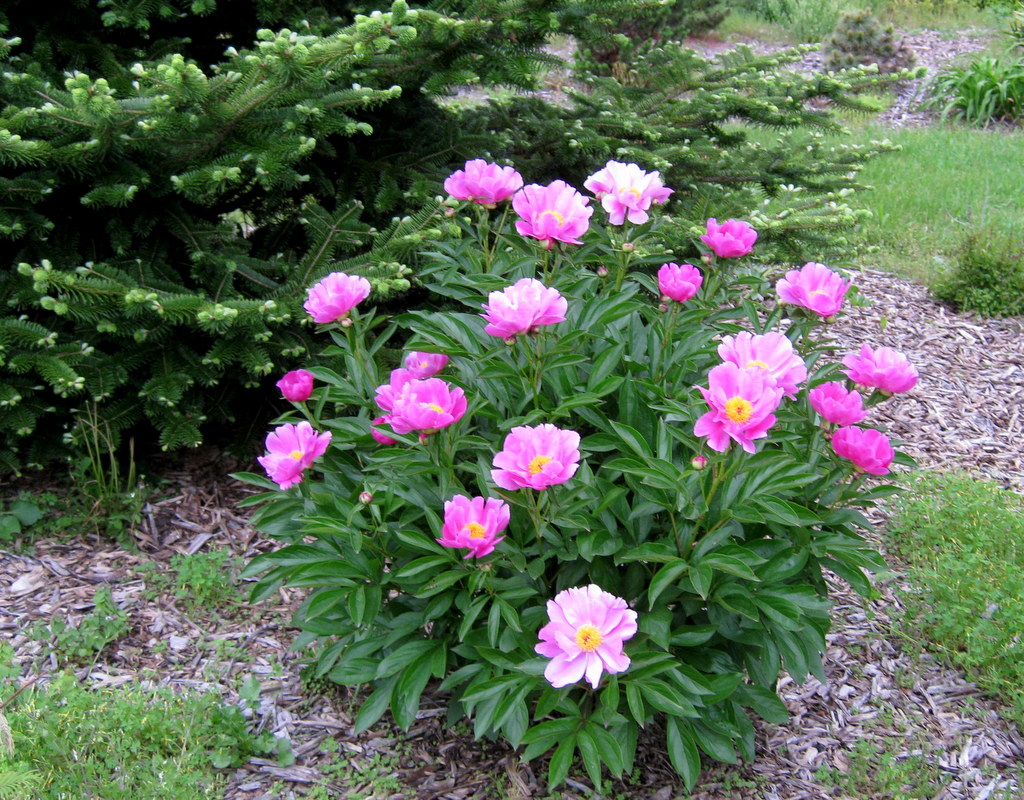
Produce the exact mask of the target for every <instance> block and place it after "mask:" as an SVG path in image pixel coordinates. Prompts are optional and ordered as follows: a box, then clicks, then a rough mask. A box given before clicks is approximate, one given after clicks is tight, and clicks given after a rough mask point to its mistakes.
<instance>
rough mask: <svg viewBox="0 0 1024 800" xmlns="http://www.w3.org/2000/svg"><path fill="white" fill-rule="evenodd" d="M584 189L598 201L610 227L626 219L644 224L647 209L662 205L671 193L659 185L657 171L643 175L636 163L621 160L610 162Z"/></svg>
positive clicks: (587, 181)
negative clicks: (605, 212)
mask: <svg viewBox="0 0 1024 800" xmlns="http://www.w3.org/2000/svg"><path fill="white" fill-rule="evenodd" d="M583 186H584V188H586V189H589V190H590V191H591V192H593V193H594V195H595V196H596V197H597V199H598V200H600V201H601V205H602V206H603V207H604V210H605V211H607V212H608V222H609V223H610V224H612V225H622V224H623V223H624V222H625V220H626V217H627V216H628V217H629V221H630V222H632V223H633V224H634V225H643V224H644V223H645V222H647V220H648V219H649V215H648V214H647V209H649V208H650V207H651V204H652V203H653V204H654V205H661V204H662V203H664V202H665V201H666V200H667V199H668V196H669V195H670V194H672V190H671V189H666V188H665V185H664V184H663V183H662V182H661V174H660V173H659V172H657V171H655V172H644V171H643V170H642V169H640V167H639V166H638V165H636V164H623V163H622V162H621V161H609V162H608V163H607V164H605V166H604V169H602V170H599V171H598V172H595V173H594V174H593V175H591V176H590V177H589V178H587V179H586V180H585V181H584V182H583Z"/></svg>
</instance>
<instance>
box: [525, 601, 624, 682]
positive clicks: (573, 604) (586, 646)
mask: <svg viewBox="0 0 1024 800" xmlns="http://www.w3.org/2000/svg"><path fill="white" fill-rule="evenodd" d="M548 620H549V622H548V624H547V625H545V626H544V627H543V628H541V629H540V631H539V632H538V634H537V635H538V636H539V637H540V642H539V643H538V644H536V645H535V646H534V648H533V649H534V650H535V651H536V652H538V653H540V655H542V656H547V657H548V658H550V659H551V663H549V664H548V665H547V667H546V668H545V670H544V677H545V678H547V679H548V681H549V682H550V683H551V685H552V686H554V687H555V688H556V689H561V688H562V687H563V686H568V685H569V684H572V683H576V682H578V681H579V680H580V679H581V678H585V679H586V680H587V681H589V683H590V686H591V688H593V689H596V688H597V685H598V683H600V682H601V673H602V672H607V673H608V674H609V675H614V674H616V673H618V672H624V671H625V670H627V669H629V656H627V655H626V654H625V653H624V652H622V643H623V642H624V641H626V639H629V638H631V637H632V636H633V634H635V633H636V631H637V624H636V612H635V611H633V610H632V609H630V608H629V607H628V606H627V605H626V601H625V600H623V599H622V598H621V597H616V596H615V595H613V594H610V593H609V592H606V591H604V590H603V589H602V588H601V587H600V586H598V585H597V584H593V583H592V584H590V585H589V586H577V587H574V588H572V589H565V590H564V591H561V592H559V593H558V594H557V595H555V599H554V600H549V601H548Z"/></svg>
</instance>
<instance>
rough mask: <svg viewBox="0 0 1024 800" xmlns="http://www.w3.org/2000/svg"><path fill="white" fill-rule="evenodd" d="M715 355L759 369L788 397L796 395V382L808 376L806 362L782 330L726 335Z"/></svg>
mask: <svg viewBox="0 0 1024 800" xmlns="http://www.w3.org/2000/svg"><path fill="white" fill-rule="evenodd" d="M718 355H719V356H720V357H721V358H722V361H731V362H732V363H733V364H735V365H736V366H738V367H743V368H745V369H757V370H760V372H761V375H762V377H764V379H765V381H766V382H767V383H769V384H771V385H773V386H778V387H779V388H780V389H782V393H783V394H784V395H785V396H786V397H788V398H789V399H790V400H792V399H794V398H795V397H796V391H797V386H798V384H800V383H802V382H803V381H804V380H806V379H807V365H806V364H805V363H804V360H803V359H802V358H800V356H799V355H798V354H797V353H796V351H795V350H794V349H793V343H792V342H791V341H790V340H789V339H788V338H786V336H785V335H784V334H781V333H775V332H771V333H760V334H754V333H750V332H749V331H741V332H740V333H737V334H736V335H735V336H725V337H723V338H722V342H721V344H719V345H718Z"/></svg>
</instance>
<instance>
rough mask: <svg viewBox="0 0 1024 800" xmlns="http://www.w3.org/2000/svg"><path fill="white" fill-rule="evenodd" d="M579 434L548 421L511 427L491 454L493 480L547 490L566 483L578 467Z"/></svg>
mask: <svg viewBox="0 0 1024 800" xmlns="http://www.w3.org/2000/svg"><path fill="white" fill-rule="evenodd" d="M579 446H580V435H579V434H578V433H576V431H567V430H562V429H561V428H556V427H555V426H554V425H552V424H550V423H544V424H542V425H535V426H532V427H531V426H529V425H520V426H518V427H515V428H513V429H512V430H511V431H510V432H509V434H508V436H506V437H505V443H504V445H503V446H502V447H503V449H502V451H501V452H500V453H498V454H497V455H496V456H494V462H493V463H494V466H495V467H496V469H492V470H491V478H492V480H493V481H494V482H495V483H496V484H498V486H500V487H501V488H502V489H508V490H509V491H513V492H514V491H515V490H516V489H546V488H547V487H548V486H554V485H555V484H559V483H565V482H566V481H567V480H569V479H570V478H571V477H572V476H573V475H575V474H576V470H577V469H578V468H579V461H580V451H579Z"/></svg>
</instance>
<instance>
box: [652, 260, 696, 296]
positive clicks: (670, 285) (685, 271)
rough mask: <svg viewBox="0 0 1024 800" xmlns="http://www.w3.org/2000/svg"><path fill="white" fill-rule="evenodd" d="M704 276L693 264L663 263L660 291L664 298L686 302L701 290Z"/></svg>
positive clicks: (660, 273) (659, 271) (659, 273)
mask: <svg viewBox="0 0 1024 800" xmlns="http://www.w3.org/2000/svg"><path fill="white" fill-rule="evenodd" d="M703 282H704V276H703V275H701V274H700V270H699V269H697V268H696V267H695V266H693V264H683V265H682V266H680V265H679V264H673V263H668V264H662V265H661V269H659V270H658V291H659V292H661V294H662V298H668V299H669V300H675V301H676V302H677V303H685V302H686V301H687V300H692V299H693V298H694V296H696V294H697V292H698V291H699V290H700V286H701V284H702V283H703Z"/></svg>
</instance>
